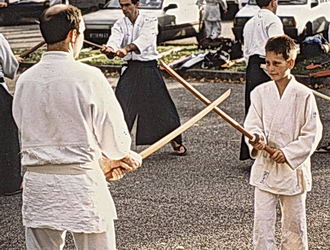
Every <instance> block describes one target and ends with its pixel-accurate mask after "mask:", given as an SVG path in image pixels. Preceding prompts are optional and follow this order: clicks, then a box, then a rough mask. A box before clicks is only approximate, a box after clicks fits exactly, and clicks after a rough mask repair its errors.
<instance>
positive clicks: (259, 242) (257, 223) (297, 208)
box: [253, 187, 308, 250]
mask: <svg viewBox="0 0 330 250" xmlns="http://www.w3.org/2000/svg"><path fill="white" fill-rule="evenodd" d="M254 195H255V196H254V228H253V245H254V249H255V250H275V249H277V248H276V243H275V222H276V205H277V203H278V202H280V206H281V213H282V219H281V231H282V240H281V247H280V249H281V250H307V249H308V239H307V223H306V205H305V204H306V192H304V193H302V194H297V195H292V196H288V195H278V194H272V193H269V192H265V191H262V190H260V189H259V188H257V187H256V188H255V193H254Z"/></svg>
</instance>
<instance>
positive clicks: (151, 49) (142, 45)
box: [107, 14, 158, 61]
mask: <svg viewBox="0 0 330 250" xmlns="http://www.w3.org/2000/svg"><path fill="white" fill-rule="evenodd" d="M157 34H158V20H157V18H156V17H148V16H145V15H141V14H139V15H138V17H137V19H136V20H135V23H134V25H133V24H132V22H131V21H130V20H129V18H128V17H123V18H120V19H118V20H117V21H116V22H115V24H114V25H113V27H112V28H111V35H110V37H109V40H108V42H107V46H109V47H111V48H113V49H114V50H118V49H120V48H122V47H124V46H126V45H128V44H130V43H134V44H135V45H136V46H137V47H138V49H139V51H140V52H141V53H140V54H137V53H136V52H133V51H132V52H130V53H128V54H127V55H126V56H125V57H124V58H123V59H124V60H126V61H128V60H138V61H150V60H156V59H157V56H158V52H157Z"/></svg>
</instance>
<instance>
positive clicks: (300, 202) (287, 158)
mask: <svg viewBox="0 0 330 250" xmlns="http://www.w3.org/2000/svg"><path fill="white" fill-rule="evenodd" d="M296 55H297V52H296V45H295V43H294V41H293V40H292V39H291V38H289V37H288V36H277V37H273V38H270V39H269V40H268V42H267V44H266V68H267V71H268V74H269V75H270V77H271V79H272V81H269V82H266V83H263V84H261V85H259V86H257V87H256V88H255V89H254V90H253V91H252V92H251V106H250V108H249V112H248V114H247V117H246V120H245V123H244V127H245V128H246V129H247V130H249V131H250V132H252V133H255V134H257V135H259V137H260V139H259V140H258V141H257V142H256V143H251V142H250V144H249V145H250V146H249V147H250V153H251V156H252V157H253V158H255V162H254V164H253V166H252V170H251V177H250V184H251V185H253V186H255V198H254V199H255V203H254V209H255V215H254V230H253V244H254V249H259V250H264V249H269V250H270V249H276V244H275V237H274V233H275V222H276V205H277V203H278V202H280V205H281V211H282V242H281V249H287V250H302V249H308V242H307V225H306V212H305V199H306V192H307V191H310V190H311V186H312V176H311V162H310V156H311V155H312V154H313V152H314V150H315V148H316V147H317V145H318V143H319V141H320V139H321V136H322V124H321V121H320V117H319V112H318V109H317V105H316V102H315V98H314V95H313V93H312V91H311V90H310V89H309V88H307V87H306V86H304V85H302V84H300V83H298V82H297V81H296V80H295V78H294V77H293V76H292V75H291V74H290V71H291V69H292V68H293V67H294V64H295V58H296ZM266 144H267V145H268V146H270V147H272V148H273V149H274V150H275V153H273V154H272V155H271V156H270V155H269V154H268V153H267V152H265V151H262V149H263V148H264V147H265V145H266Z"/></svg>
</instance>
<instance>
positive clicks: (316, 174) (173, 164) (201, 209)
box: [0, 81, 330, 250]
mask: <svg viewBox="0 0 330 250" xmlns="http://www.w3.org/2000/svg"><path fill="white" fill-rule="evenodd" d="M168 86H169V88H170V92H171V95H172V96H173V99H174V101H175V103H176V104H177V107H178V110H179V113H180V115H181V119H182V121H183V122H184V121H186V120H188V119H189V118H190V117H192V116H193V115H195V114H196V113H197V112H199V111H200V110H201V109H202V108H203V107H204V105H203V104H202V103H201V102H200V101H198V100H196V99H195V98H194V97H193V96H192V95H191V94H190V93H189V92H188V91H186V90H185V89H183V88H182V87H180V86H178V85H177V84H175V83H173V82H171V81H168ZM195 86H196V88H197V89H198V90H200V91H201V92H202V93H203V94H204V95H205V96H207V97H208V98H209V99H211V100H214V99H216V98H217V97H218V96H219V95H221V93H223V92H224V91H225V90H227V89H228V88H231V89H232V94H231V96H230V97H229V99H228V100H227V101H225V102H224V103H223V104H222V105H221V108H222V109H223V110H224V111H225V112H227V113H228V114H229V115H230V116H231V117H233V118H234V119H236V120H237V121H238V122H240V123H241V122H242V120H243V89H244V86H243V85H241V84H228V83H203V84H200V83H196V84H195ZM320 91H321V92H323V93H324V94H327V95H330V89H321V90H320ZM317 101H318V105H319V109H320V113H321V117H322V121H323V125H324V128H325V131H324V139H323V141H322V142H323V143H324V144H325V143H327V142H330V130H329V129H328V128H329V124H330V113H329V103H327V102H326V101H324V100H322V99H319V98H317ZM184 141H185V145H186V146H187V148H188V150H189V153H188V155H187V156H185V157H176V156H174V155H173V154H172V150H171V148H170V146H168V145H167V146H165V147H164V148H162V149H161V150H160V151H158V152H156V153H155V154H153V155H152V156H150V157H149V158H147V159H146V160H145V161H144V164H143V167H141V168H140V169H139V170H138V171H136V172H134V173H131V174H129V175H127V176H126V177H125V178H124V179H122V180H120V181H117V182H112V183H111V184H110V186H109V188H110V190H111V193H112V196H113V198H114V201H115V203H116V207H117V211H118V217H119V220H118V221H116V223H115V224H116V233H117V246H118V249H119V250H124V249H127V250H133V249H145V250H147V249H148V250H151V249H157V250H158V249H166V250H169V249H176V250H179V249H252V235H251V232H252V225H253V188H252V187H251V186H250V185H249V184H248V179H249V169H250V165H251V163H252V162H249V161H248V162H240V161H239V160H238V152H239V141H240V134H239V133H238V132H236V131H235V130H234V129H233V128H231V127H229V126H228V125H227V124H226V123H225V122H224V121H222V120H221V119H220V118H219V117H218V116H217V115H216V114H213V113H212V114H209V115H208V116H206V117H205V118H204V119H202V120H201V121H200V122H198V124H196V125H195V126H193V127H192V128H190V129H189V130H188V131H187V132H185V133H184ZM144 148H145V147H142V146H139V147H135V150H136V151H138V152H140V151H142V150H143V149H144ZM312 162H313V181H314V186H313V189H312V192H310V193H309V194H308V199H307V218H308V227H309V235H308V238H309V245H310V249H330V230H329V228H330V223H329V219H330V212H329V200H330V188H329V186H328V180H329V177H330V170H329V168H328V167H329V154H314V155H313V157H312ZM21 203H22V201H21V197H20V195H17V196H13V197H0V249H4V250H7V249H24V231H23V227H22V224H21V214H20V206H21ZM278 222H279V221H278ZM279 226H280V225H279V223H278V225H277V228H276V230H277V238H278V240H279V238H280V232H279ZM66 249H74V247H73V243H72V239H71V237H70V236H69V237H68V238H67V244H66Z"/></svg>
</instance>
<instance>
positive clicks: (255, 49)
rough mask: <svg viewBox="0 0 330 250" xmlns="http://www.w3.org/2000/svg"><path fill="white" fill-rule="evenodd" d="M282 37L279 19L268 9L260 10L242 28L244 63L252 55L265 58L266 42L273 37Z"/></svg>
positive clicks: (282, 32) (281, 25)
mask: <svg viewBox="0 0 330 250" xmlns="http://www.w3.org/2000/svg"><path fill="white" fill-rule="evenodd" d="M280 35H284V30H283V24H282V22H281V19H280V18H279V17H278V16H276V15H275V14H274V13H273V12H271V11H270V10H268V9H260V10H259V11H258V13H257V14H256V15H255V16H253V17H252V18H251V19H250V20H249V21H247V23H246V24H245V26H244V29H243V37H244V51H243V52H244V58H245V60H246V62H248V59H249V57H250V56H252V55H260V56H262V57H265V55H266V51H265V46H266V43H267V40H268V39H269V38H270V37H273V36H280Z"/></svg>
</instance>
